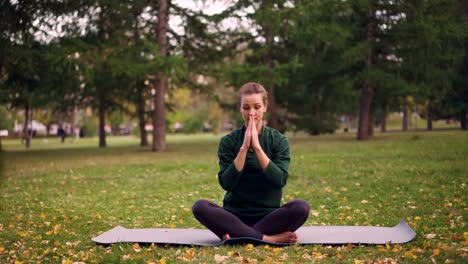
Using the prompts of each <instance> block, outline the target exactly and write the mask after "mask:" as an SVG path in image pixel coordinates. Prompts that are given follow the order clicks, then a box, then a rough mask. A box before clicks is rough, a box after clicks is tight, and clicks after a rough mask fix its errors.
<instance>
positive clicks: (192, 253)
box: [184, 249, 195, 261]
mask: <svg viewBox="0 0 468 264" xmlns="http://www.w3.org/2000/svg"><path fill="white" fill-rule="evenodd" d="M184 258H186V259H187V260H188V261H192V260H193V259H194V258H195V250H193V249H190V250H187V251H186V252H185V255H184Z"/></svg>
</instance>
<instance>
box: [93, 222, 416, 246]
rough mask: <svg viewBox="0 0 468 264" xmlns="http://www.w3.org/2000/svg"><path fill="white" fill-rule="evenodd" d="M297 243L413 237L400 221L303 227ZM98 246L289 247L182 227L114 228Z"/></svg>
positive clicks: (395, 241)
mask: <svg viewBox="0 0 468 264" xmlns="http://www.w3.org/2000/svg"><path fill="white" fill-rule="evenodd" d="M296 234H297V236H298V237H299V242H298V243H299V244H303V245H310V244H327V245H338V244H371V245H377V244H386V243H390V244H401V243H406V242H409V241H411V240H413V238H414V237H415V236H416V233H415V232H414V231H413V230H412V229H411V227H409V226H408V224H407V223H406V222H405V221H403V220H400V223H399V224H398V225H396V226H394V227H377V226H304V227H301V228H299V229H298V230H297V231H296ZM92 240H93V241H94V242H96V243H98V244H113V243H122V242H123V243H155V244H173V245H193V246H219V245H234V244H248V243H251V244H254V245H259V244H270V245H279V246H285V245H290V244H278V243H268V242H265V241H262V240H258V239H254V238H232V239H229V240H225V241H221V240H220V239H219V238H218V237H217V236H216V235H215V234H213V233H212V232H211V231H209V230H208V229H182V228H172V229H171V228H140V229H127V228H124V227H121V226H117V227H115V228H113V229H111V230H109V231H106V232H104V233H102V234H101V235H99V236H97V237H94V238H92Z"/></svg>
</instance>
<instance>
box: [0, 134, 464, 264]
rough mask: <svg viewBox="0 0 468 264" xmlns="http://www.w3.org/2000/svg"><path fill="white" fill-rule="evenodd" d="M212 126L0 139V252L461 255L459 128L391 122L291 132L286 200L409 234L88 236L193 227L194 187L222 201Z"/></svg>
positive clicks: (242, 258)
mask: <svg viewBox="0 0 468 264" xmlns="http://www.w3.org/2000/svg"><path fill="white" fill-rule="evenodd" d="M218 140H219V136H213V135H197V136H183V135H177V136H169V137H168V150H167V151H165V152H162V153H152V152H150V151H148V150H147V149H142V148H140V147H138V140H137V139H136V138H132V137H114V138H108V145H109V147H108V148H106V149H99V148H97V147H96V146H97V139H84V140H83V139H80V140H75V141H72V140H70V139H68V140H67V142H66V143H65V144H60V143H59V139H57V138H50V139H47V140H46V139H37V140H34V141H33V143H32V144H33V145H32V149H31V150H24V149H23V146H21V145H20V144H19V141H18V140H2V143H3V147H4V149H5V152H3V153H2V154H1V156H0V157H1V160H0V161H1V164H0V165H1V169H2V171H1V176H0V177H1V178H0V193H1V200H0V206H1V208H0V263H73V262H78V263H186V262H194V263H216V261H221V260H224V262H223V263H280V262H281V263H283V262H284V263H310V262H318V261H320V262H324V263H336V262H338V261H343V262H344V263H367V262H382V263H406V262H411V263H414V262H416V263H466V262H468V258H467V254H468V232H467V228H466V226H465V221H466V219H467V216H468V214H467V212H468V211H467V210H468V208H467V205H466V202H467V193H468V192H467V184H468V183H467V180H468V177H467V174H468V134H467V133H466V132H462V131H454V130H453V131H433V132H408V133H401V132H391V133H386V134H376V136H375V137H374V138H373V139H372V140H370V141H367V142H357V141H355V139H354V135H351V134H339V135H326V136H320V137H305V136H300V137H299V136H298V137H291V138H290V141H291V150H292V162H291V168H290V178H289V181H288V185H287V187H286V188H285V191H284V196H283V199H284V202H287V201H289V200H291V199H294V198H303V199H305V200H307V201H308V202H309V203H310V205H311V213H310V217H309V219H308V220H307V223H306V224H307V225H378V226H394V225H396V224H397V223H398V221H399V219H404V220H405V221H407V222H408V223H409V224H410V225H411V226H412V228H413V229H414V230H415V231H416V233H417V237H416V238H415V240H413V241H412V242H410V243H407V244H403V245H386V246H352V245H343V246H335V247H330V246H321V245H316V246H298V245H294V246H290V247H283V248H275V247H265V246H257V247H252V246H251V245H246V246H235V247H231V246H222V247H169V246H159V245H151V246H148V245H146V246H144V245H138V244H117V245H113V246H110V247H103V246H99V245H96V244H94V243H93V242H92V241H91V238H92V237H94V236H96V235H99V234H100V233H102V232H104V231H106V230H108V229H110V228H112V227H114V226H116V225H121V226H124V227H127V228H149V227H183V228H191V227H193V228H202V226H201V225H200V224H198V223H197V222H196V220H195V219H194V218H193V216H192V214H191V211H190V210H191V209H190V208H191V205H192V204H193V203H194V202H195V201H196V200H197V199H199V198H206V199H210V200H212V201H214V202H216V203H218V204H220V203H221V201H222V197H223V191H222V189H221V188H220V187H219V185H218V183H217V179H216V173H217V169H218V167H217V156H216V151H217V143H218Z"/></svg>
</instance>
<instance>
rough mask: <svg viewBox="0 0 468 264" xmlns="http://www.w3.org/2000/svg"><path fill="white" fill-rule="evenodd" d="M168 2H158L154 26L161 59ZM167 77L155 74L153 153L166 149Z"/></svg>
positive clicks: (163, 48)
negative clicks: (165, 97) (156, 18)
mask: <svg viewBox="0 0 468 264" xmlns="http://www.w3.org/2000/svg"><path fill="white" fill-rule="evenodd" d="M168 2H169V1H168V0H159V6H158V22H157V24H156V39H157V43H158V47H159V54H160V56H161V57H162V58H165V57H166V56H167V36H166V33H167V24H168V19H169V14H168V8H169V6H168ZM166 87H167V77H166V75H165V74H164V72H163V71H162V70H160V71H159V72H157V73H156V79H155V88H156V92H155V94H154V97H153V104H154V113H153V144H152V148H151V149H152V150H153V151H162V150H165V149H166V106H165V101H164V100H165V99H164V96H165V95H166Z"/></svg>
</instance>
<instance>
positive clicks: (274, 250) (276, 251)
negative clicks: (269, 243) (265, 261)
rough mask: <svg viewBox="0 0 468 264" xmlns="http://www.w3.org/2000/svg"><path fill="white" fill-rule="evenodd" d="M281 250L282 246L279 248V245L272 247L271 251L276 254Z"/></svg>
mask: <svg viewBox="0 0 468 264" xmlns="http://www.w3.org/2000/svg"><path fill="white" fill-rule="evenodd" d="M281 251H283V249H282V248H279V247H275V248H274V249H273V253H275V255H278V253H279V252H281Z"/></svg>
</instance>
